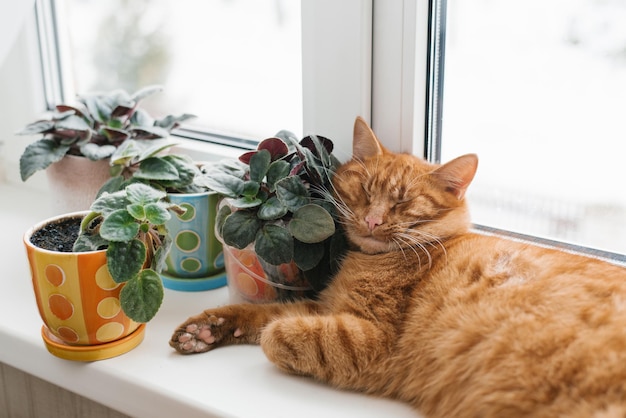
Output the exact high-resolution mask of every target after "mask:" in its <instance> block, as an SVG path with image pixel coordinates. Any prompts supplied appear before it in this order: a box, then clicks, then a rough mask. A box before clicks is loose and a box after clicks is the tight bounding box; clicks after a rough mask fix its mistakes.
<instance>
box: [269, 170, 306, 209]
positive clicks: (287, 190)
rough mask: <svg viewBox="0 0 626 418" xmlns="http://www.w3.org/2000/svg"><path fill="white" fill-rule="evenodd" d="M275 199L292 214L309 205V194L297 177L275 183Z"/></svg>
mask: <svg viewBox="0 0 626 418" xmlns="http://www.w3.org/2000/svg"><path fill="white" fill-rule="evenodd" d="M276 197H278V199H279V200H280V201H281V203H282V204H283V205H285V207H287V209H289V210H290V211H292V212H294V211H296V210H297V209H298V208H300V207H302V206H304V205H306V204H308V203H309V200H310V199H309V194H308V191H307V189H306V187H304V184H302V180H301V179H300V177H298V176H289V177H286V178H284V179H282V180H280V181H278V182H277V183H276Z"/></svg>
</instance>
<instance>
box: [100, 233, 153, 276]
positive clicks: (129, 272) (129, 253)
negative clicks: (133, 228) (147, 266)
mask: <svg viewBox="0 0 626 418" xmlns="http://www.w3.org/2000/svg"><path fill="white" fill-rule="evenodd" d="M145 262H146V246H145V245H144V243H143V242H141V241H140V240H138V239H134V240H132V241H130V242H111V243H110V244H109V248H108V249H107V267H108V268H109V273H110V274H111V277H112V278H113V280H114V281H115V283H124V282H126V281H128V280H130V279H132V278H133V277H134V276H136V275H137V274H138V273H139V271H140V270H141V269H142V267H143V264H144V263H145Z"/></svg>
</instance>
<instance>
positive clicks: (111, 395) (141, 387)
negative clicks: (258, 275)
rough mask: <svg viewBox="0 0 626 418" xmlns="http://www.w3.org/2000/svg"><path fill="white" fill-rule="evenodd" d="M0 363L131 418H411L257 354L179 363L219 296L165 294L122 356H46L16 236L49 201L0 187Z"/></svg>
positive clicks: (247, 349) (224, 298) (241, 351)
mask: <svg viewBox="0 0 626 418" xmlns="http://www.w3.org/2000/svg"><path fill="white" fill-rule="evenodd" d="M0 194H1V195H2V198H1V199H0V228H1V230H2V231H3V234H2V235H3V239H2V240H0V250H1V251H2V252H1V253H2V265H3V267H4V271H3V274H2V277H1V280H2V283H3V290H2V291H1V292H0V347H2V349H0V362H3V363H6V364H9V365H11V366H13V367H15V368H18V369H21V370H23V371H24V372H27V373H29V374H32V375H34V376H37V377H39V378H41V379H44V380H46V381H49V382H51V383H53V384H55V385H58V386H60V387H62V388H65V389H67V390H70V391H72V392H75V393H77V394H80V395H82V396H85V397H87V398H90V399H92V400H94V401H96V402H99V403H102V404H104V405H107V406H109V407H111V408H113V409H116V410H119V411H120V412H123V413H125V414H128V415H131V416H134V417H150V418H158V417H173V416H184V417H187V418H192V417H254V418H262V417H293V416H294V415H297V416H298V417H315V418H318V417H322V416H323V417H325V418H329V417H342V418H343V417H360V418H361V417H400V418H401V417H415V416H416V414H415V413H414V412H413V411H411V409H410V408H408V407H407V406H406V405H403V404H401V403H399V402H394V401H390V400H385V399H377V398H373V397H368V396H364V395H362V394H357V393H350V392H345V391H339V390H335V389H332V388H330V387H327V386H325V385H322V384H318V383H316V382H314V381H312V380H311V379H307V378H301V377H295V376H289V375H286V374H283V373H281V372H280V371H278V370H277V369H276V368H275V367H274V366H273V365H272V364H270V363H269V361H268V360H267V359H266V358H265V356H264V355H263V353H262V351H261V349H260V347H258V346H233V347H224V348H220V349H217V350H215V351H213V352H210V353H208V354H202V355H194V356H182V355H178V354H176V353H175V352H174V351H173V350H172V349H171V348H170V347H169V346H168V340H169V337H170V334H171V332H172V331H173V330H174V329H175V327H176V326H177V325H178V324H179V323H180V322H182V321H183V320H184V319H185V318H186V317H188V316H190V315H193V314H196V313H199V312H200V311H202V310H203V309H205V308H208V307H215V306H218V305H223V304H226V303H228V291H227V288H221V289H217V290H213V291H206V292H190V293H187V292H177V291H171V290H167V289H166V293H165V301H164V303H163V306H162V308H161V310H160V311H159V313H158V314H157V316H156V317H155V318H154V319H153V320H152V321H151V322H150V323H149V324H148V325H147V327H146V336H145V339H144V341H143V342H142V343H141V344H140V345H139V346H138V347H137V348H135V349H134V350H132V351H130V352H129V353H126V354H124V355H122V356H119V357H116V358H112V359H108V360H102V361H98V362H92V363H80V362H72V361H67V360H62V359H59V358H57V357H54V356H52V355H51V354H49V353H48V352H47V350H46V348H45V347H44V345H43V341H42V339H41V336H40V331H41V326H42V321H41V319H40V317H39V314H38V312H37V308H36V304H35V299H34V295H33V292H32V287H31V283H30V274H29V271H28V264H27V260H26V252H25V250H24V247H23V244H22V235H23V233H24V232H25V231H26V229H28V228H29V227H30V226H31V225H32V224H34V223H36V222H38V221H41V220H43V219H45V218H47V217H48V216H50V214H49V213H47V212H48V209H47V207H48V205H47V196H45V195H44V196H42V194H41V192H37V191H35V190H32V189H31V190H29V189H27V188H25V187H23V186H18V185H15V184H13V185H11V184H4V183H0Z"/></svg>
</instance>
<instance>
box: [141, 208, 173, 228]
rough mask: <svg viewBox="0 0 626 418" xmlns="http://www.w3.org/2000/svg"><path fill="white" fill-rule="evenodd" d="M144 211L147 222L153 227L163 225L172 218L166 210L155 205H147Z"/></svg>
mask: <svg viewBox="0 0 626 418" xmlns="http://www.w3.org/2000/svg"><path fill="white" fill-rule="evenodd" d="M144 209H145V211H146V218H147V219H148V222H150V223H151V224H153V225H163V224H164V223H165V222H167V221H169V220H170V218H171V217H172V215H171V214H170V212H169V211H168V210H167V209H166V208H164V207H163V206H161V205H159V204H157V203H148V204H147V205H146V206H145V207H144Z"/></svg>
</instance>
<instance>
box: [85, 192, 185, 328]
mask: <svg viewBox="0 0 626 418" xmlns="http://www.w3.org/2000/svg"><path fill="white" fill-rule="evenodd" d="M170 211H174V212H177V213H184V210H183V209H182V208H180V207H178V206H176V205H173V204H171V203H169V202H167V200H166V193H165V192H163V191H160V190H156V189H154V188H152V187H150V186H148V185H145V184H130V185H128V186H127V187H126V188H125V189H123V190H120V191H117V192H115V193H104V194H102V196H100V197H99V198H98V199H96V200H95V201H94V202H93V204H92V205H91V212H90V213H89V214H87V216H85V218H84V219H83V221H82V223H81V230H80V234H79V236H78V239H77V240H76V242H75V244H74V251H77V252H80V251H95V250H100V249H104V248H106V257H107V267H108V269H109V273H110V274H111V277H112V278H113V280H114V281H115V282H116V283H125V285H124V287H123V288H122V291H121V292H120V304H121V307H122V310H123V311H124V313H125V314H126V315H127V316H128V317H129V318H131V319H132V320H134V321H136V322H148V321H149V320H150V319H152V318H153V317H154V315H155V314H156V313H157V311H158V310H159V307H160V306H161V302H162V301H163V285H162V283H161V277H160V276H159V274H158V273H159V272H160V271H161V269H162V268H163V266H164V263H165V258H166V256H167V252H168V251H169V248H170V246H171V238H170V237H169V235H168V231H167V228H166V226H165V223H166V222H167V220H168V219H170V217H171V214H170Z"/></svg>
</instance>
